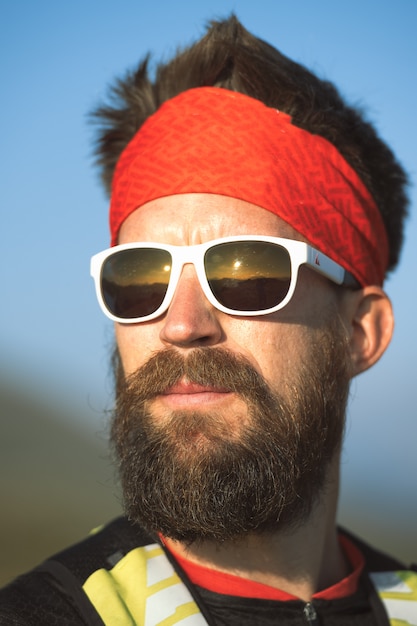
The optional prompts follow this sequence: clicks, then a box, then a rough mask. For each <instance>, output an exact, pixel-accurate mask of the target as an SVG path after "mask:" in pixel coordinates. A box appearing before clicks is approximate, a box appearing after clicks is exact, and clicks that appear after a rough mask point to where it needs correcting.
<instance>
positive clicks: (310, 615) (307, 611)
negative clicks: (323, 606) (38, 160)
mask: <svg viewBox="0 0 417 626" xmlns="http://www.w3.org/2000/svg"><path fill="white" fill-rule="evenodd" d="M303 613H304V617H305V620H306V623H307V624H308V626H320V622H319V618H318V615H317V612H316V609H315V608H314V606H313V603H312V602H307V604H305V605H304V609H303Z"/></svg>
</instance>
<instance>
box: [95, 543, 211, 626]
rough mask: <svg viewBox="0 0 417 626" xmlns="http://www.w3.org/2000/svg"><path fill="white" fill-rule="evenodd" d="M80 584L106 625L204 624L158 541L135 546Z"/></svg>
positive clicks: (161, 625) (165, 625) (164, 625)
mask: <svg viewBox="0 0 417 626" xmlns="http://www.w3.org/2000/svg"><path fill="white" fill-rule="evenodd" d="M83 588H84V591H85V592H86V594H87V595H88V597H89V598H90V601H91V602H92V604H93V605H94V607H95V608H96V610H97V612H98V613H99V615H100V617H101V618H102V620H103V621H104V623H105V624H106V625H108V626H157V625H158V626H173V625H174V624H180V623H181V621H183V620H186V623H187V625H188V624H189V625H190V626H194V624H195V625H196V626H197V625H199V624H201V625H203V624H205V621H204V620H203V618H202V616H201V614H200V611H199V609H198V607H197V605H196V604H195V602H194V601H193V600H192V597H191V595H190V594H189V592H188V589H187V588H186V587H185V585H184V584H183V583H182V582H181V580H180V579H179V577H178V576H177V574H176V572H175V571H174V569H173V568H172V566H171V564H170V563H169V561H168V559H167V558H166V556H165V554H164V552H163V550H162V548H161V547H160V546H159V545H158V544H153V545H150V546H145V547H143V548H135V549H134V550H132V551H131V552H129V553H128V554H127V555H126V556H125V557H124V558H122V559H121V560H120V561H119V562H118V563H117V564H116V565H115V566H114V567H113V568H112V569H111V570H110V571H107V570H105V569H100V570H97V571H96V572H94V573H93V574H91V576H90V577H89V578H88V579H87V580H86V582H85V583H84V586H83ZM191 616H195V617H196V619H195V620H192V621H190V620H188V619H187V618H190V617H191ZM201 620H202V621H201ZM184 624H185V622H184Z"/></svg>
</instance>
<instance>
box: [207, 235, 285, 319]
mask: <svg viewBox="0 0 417 626" xmlns="http://www.w3.org/2000/svg"><path fill="white" fill-rule="evenodd" d="M204 265H205V270H206V275H207V279H208V283H209V285H210V289H211V290H212V292H213V294H214V296H215V297H216V299H217V300H218V301H219V302H220V303H221V304H222V305H223V306H225V307H227V308H229V309H233V310H235V311H257V310H258V311H260V310H267V309H270V308H272V307H274V306H276V305H277V304H279V303H280V302H282V301H283V300H284V298H285V296H286V295H287V293H288V289H289V287H290V282H291V260H290V256H289V254H288V251H287V250H286V249H285V248H283V247H282V246H279V245H277V244H273V243H268V242H262V241H252V242H242V241H240V242H230V243H223V244H218V245H216V246H213V248H210V249H209V250H208V251H207V252H206V254H205V258H204Z"/></svg>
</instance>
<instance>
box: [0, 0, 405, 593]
mask: <svg viewBox="0 0 417 626" xmlns="http://www.w3.org/2000/svg"><path fill="white" fill-rule="evenodd" d="M231 11H234V12H236V14H237V16H238V17H239V18H240V20H241V21H242V22H243V24H244V25H245V26H246V27H247V28H248V29H249V30H251V31H252V32H253V33H254V34H256V35H258V36H260V37H262V38H263V39H265V40H267V41H269V42H270V43H272V44H273V45H275V46H276V47H278V48H279V49H280V50H281V51H282V52H283V53H284V54H286V55H288V56H290V57H291V58H293V59H294V60H296V61H298V62H301V63H303V64H305V65H307V66H308V67H309V68H310V69H312V70H313V71H315V72H316V73H318V74H319V75H320V76H321V77H322V78H326V79H329V80H332V81H334V82H335V83H336V84H337V86H338V87H339V89H340V90H341V92H342V93H343V94H344V96H345V97H346V98H347V99H348V100H349V101H350V102H352V103H355V104H360V105H361V106H362V107H363V108H364V109H365V110H366V112H367V116H368V118H369V119H370V120H371V121H373V122H374V123H375V125H376V126H377V128H378V130H379V132H380V134H381V135H382V137H383V138H384V139H385V140H386V141H387V142H388V143H389V144H390V145H391V146H392V148H393V149H394V151H395V152H396V154H397V156H398V158H399V160H400V161H401V162H402V163H403V164H404V166H405V167H406V169H407V170H408V172H409V173H410V176H411V180H412V183H413V186H412V187H411V200H412V207H413V206H414V207H415V203H416V189H415V181H416V156H417V155H416V145H417V130H416V128H417V125H416V118H415V115H416V111H417V80H416V67H417V38H416V35H415V33H416V29H417V3H416V2H415V0H397V1H396V2H395V3H393V2H388V1H383V0H382V1H381V0H366V2H363V0H350V2H346V1H344V0H342V1H341V2H337V3H336V2H334V0H323V1H321V0H319V1H318V2H314V3H312V2H310V0H292V2H291V3H288V2H285V3H284V2H281V1H279V0H258V1H257V2H253V0H234V1H232V0H210V2H208V1H205V0H202V1H201V2H198V3H197V2H195V1H194V2H191V0H190V1H188V0H177V1H176V2H175V3H174V2H171V1H170V0H159V1H158V2H155V3H149V2H143V1H141V0H136V1H134V0H119V1H118V2H117V3H116V2H114V1H113V2H110V1H109V0H100V1H98V0H72V2H70V3H62V2H53V1H52V0H37V1H36V2H32V0H15V1H14V2H13V3H12V2H2V3H1V6H0V48H1V54H0V64H1V77H2V85H1V90H2V95H1V101H0V102H1V104H0V107H1V112H2V116H1V117H2V130H1V146H2V149H1V153H0V160H1V167H0V176H1V200H0V203H1V224H2V228H1V230H2V232H3V237H2V244H1V247H0V261H1V262H0V275H1V295H2V297H1V307H0V376H1V381H0V499H1V500H0V501H1V505H0V584H1V583H4V582H6V581H7V580H10V578H12V577H13V576H15V575H16V574H18V573H19V572H22V571H24V570H26V569H27V568H29V567H31V566H33V565H35V564H36V563H38V562H39V561H41V560H43V559H44V558H45V557H46V556H48V555H50V554H51V553H53V552H54V551H56V550H58V549H61V548H63V547H65V546H66V545H67V544H68V543H70V542H73V541H76V540H78V539H80V538H82V537H83V536H85V534H87V533H88V532H89V530H90V529H91V528H93V527H95V526H97V525H99V524H102V523H103V522H105V521H107V520H109V519H110V518H111V517H113V516H115V515H117V514H118V513H119V512H120V504H119V497H118V490H117V487H116V486H115V481H114V473H113V469H112V466H111V462H110V459H109V455H108V452H107V446H106V438H107V415H106V413H107V411H108V410H109V409H110V408H111V405H112V379H111V374H110V370H109V355H110V352H111V349H112V345H113V333H112V327H111V323H110V322H108V321H107V320H105V319H104V318H103V316H102V314H101V313H100V311H99V309H98V305H97V303H96V301H95V296H94V292H93V284H92V281H91V279H90V277H89V258H90V256H91V255H92V254H93V253H95V252H97V251H99V250H101V249H103V248H105V247H107V245H108V231H107V201H106V198H105V196H104V193H103V191H102V190H101V187H100V184H99V181H98V175H97V172H96V171H95V170H94V168H93V165H92V148H91V146H92V138H93V132H92V129H91V127H90V125H89V123H88V120H87V114H88V112H89V111H91V109H92V108H93V107H95V106H96V104H97V103H98V101H99V100H100V99H101V98H102V97H103V96H104V95H105V93H106V85H107V84H108V83H109V82H110V81H112V80H113V78H114V77H115V76H118V75H121V74H124V72H125V71H126V70H127V69H129V68H133V67H134V66H135V65H136V63H137V62H138V61H139V59H141V58H142V57H143V56H144V55H145V54H146V53H147V52H148V51H150V52H151V53H152V55H153V59H155V60H160V59H167V58H169V57H170V56H171V55H172V54H173V53H174V52H175V51H176V49H177V47H178V46H183V45H186V44H188V43H191V42H192V41H193V40H195V39H197V38H199V37H200V36H201V35H202V34H203V32H204V26H205V24H206V22H207V20H209V19H212V18H217V17H224V16H227V15H228V14H229V13H230V12H231ZM416 240H417V219H416V215H415V211H414V215H412V217H411V219H410V220H409V221H408V225H407V234H406V242H405V248H404V253H403V255H402V260H401V264H400V267H399V269H398V270H397V272H396V273H395V274H394V275H393V276H392V278H390V279H389V281H388V282H387V285H386V287H387V291H388V293H389V294H390V296H391V297H392V299H393V301H394V306H395V311H396V318H397V328H396V332H395V337H394V340H393V343H392V345H391V347H390V348H389V350H388V353H387V354H386V355H385V357H384V358H383V360H382V361H381V362H380V363H378V364H377V365H376V366H375V367H374V368H373V370H372V371H370V372H368V373H366V374H364V375H362V376H361V377H360V378H359V379H358V380H356V381H355V382H354V384H353V386H352V394H351V401H350V405H349V412H348V425H347V439H346V444H345V450H344V459H343V467H342V471H343V475H342V494H341V506H340V522H341V523H342V524H345V525H348V526H349V527H350V529H351V530H353V531H355V532H358V533H361V534H362V536H363V537H364V538H365V539H368V540H370V541H372V542H373V543H374V544H376V545H378V546H379V547H381V548H382V549H385V550H388V551H390V552H392V553H393V554H395V555H397V556H399V557H400V558H404V559H405V560H406V561H407V562H409V561H411V560H414V561H417V536H416V521H415V520H416V518H417V453H416V441H417V419H416V417H417V416H416V412H417V411H416V407H415V389H416V371H417V357H416V352H417V350H416V348H417V340H416V328H415V317H416V314H415V310H416V308H415V307H416V295H417V292H416V287H415V283H416V280H415V276H414V274H413V271H415V270H416V268H417V246H416V245H415V241H416Z"/></svg>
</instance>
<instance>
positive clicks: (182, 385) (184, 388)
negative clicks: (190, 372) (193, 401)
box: [162, 379, 230, 396]
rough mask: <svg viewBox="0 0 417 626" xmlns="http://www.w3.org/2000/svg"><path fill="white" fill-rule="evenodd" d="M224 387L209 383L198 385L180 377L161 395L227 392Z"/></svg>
mask: <svg viewBox="0 0 417 626" xmlns="http://www.w3.org/2000/svg"><path fill="white" fill-rule="evenodd" d="M229 392H230V390H229V389H226V388H225V387H214V386H211V385H199V384H198V383H194V382H192V381H189V380H186V379H182V380H180V381H179V382H178V383H176V384H175V385H173V386H172V387H169V388H168V389H166V390H165V391H164V392H163V394H162V395H164V396H168V395H193V394H200V393H229Z"/></svg>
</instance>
